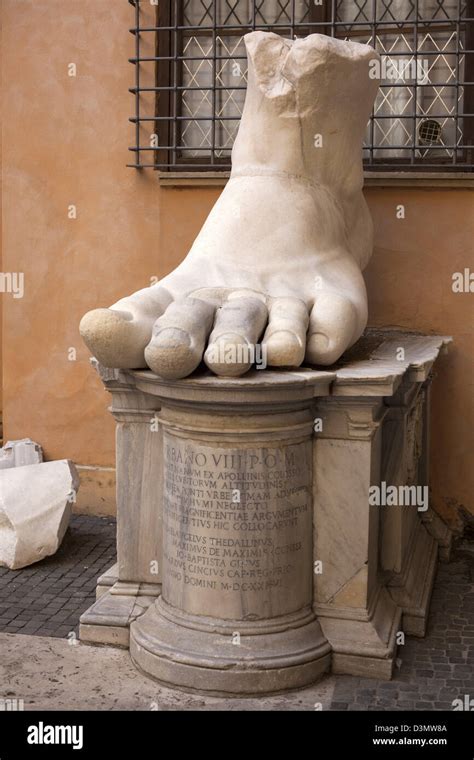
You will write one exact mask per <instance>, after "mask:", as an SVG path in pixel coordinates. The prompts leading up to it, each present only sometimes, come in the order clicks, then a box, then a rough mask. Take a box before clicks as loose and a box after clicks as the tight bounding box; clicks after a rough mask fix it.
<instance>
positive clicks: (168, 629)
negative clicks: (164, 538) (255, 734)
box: [130, 599, 330, 695]
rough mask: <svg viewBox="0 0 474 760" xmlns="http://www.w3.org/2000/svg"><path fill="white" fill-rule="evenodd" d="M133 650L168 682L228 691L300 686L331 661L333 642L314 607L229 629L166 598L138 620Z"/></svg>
mask: <svg viewBox="0 0 474 760" xmlns="http://www.w3.org/2000/svg"><path fill="white" fill-rule="evenodd" d="M176 612H177V613H178V614H177V615H175V614H174V613H176ZM221 622H223V621H221ZM229 623H230V621H229ZM189 625H191V626H193V627H189ZM195 625H200V626H201V627H200V628H195V627H194V626H195ZM204 626H206V628H204ZM237 628H238V629H239V630H237ZM130 654H131V657H132V660H133V661H134V662H135V664H136V665H138V667H140V668H141V669H142V670H143V671H145V673H147V674H148V675H151V676H153V677H154V678H156V679H158V680H159V681H162V682H164V683H166V684H170V685H173V686H177V687H180V688H183V689H189V690H195V691H205V692H208V693H215V694H226V695H245V694H265V693H274V692H280V691H287V690H288V689H295V688H300V687H303V686H307V685H309V684H311V683H314V682H315V681H316V680H317V679H318V678H319V676H321V675H322V673H324V672H325V671H327V670H328V669H329V666H330V646H329V644H328V643H327V641H326V639H325V638H324V636H323V634H322V632H321V628H320V626H319V623H318V622H317V621H316V620H315V618H314V615H313V614H312V612H311V611H310V610H306V611H302V612H300V613H299V614H298V615H293V616H291V615H288V616H285V617H282V618H281V619H280V618H274V619H273V620H271V621H265V627H263V626H262V627H261V628H259V626H258V625H245V624H244V623H243V621H235V622H233V624H232V625H229V628H228V631H227V632H226V633H224V632H223V630H222V629H219V630H216V629H215V628H214V630H213V628H212V620H210V619H206V618H203V619H202V620H197V619H196V618H194V619H193V618H191V617H189V616H186V615H183V614H181V615H180V614H179V611H177V610H173V608H171V607H169V606H168V605H167V604H166V603H165V602H163V600H162V599H160V600H158V602H157V603H156V605H154V606H152V607H151V608H150V609H149V610H148V611H147V612H146V613H145V614H144V615H143V616H142V617H141V618H139V619H138V620H137V621H136V622H135V623H132V626H131V635H130Z"/></svg>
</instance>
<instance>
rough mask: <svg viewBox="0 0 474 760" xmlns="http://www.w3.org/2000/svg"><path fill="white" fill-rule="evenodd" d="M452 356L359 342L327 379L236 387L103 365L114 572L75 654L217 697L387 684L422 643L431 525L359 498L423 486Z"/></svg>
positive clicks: (240, 382)
mask: <svg viewBox="0 0 474 760" xmlns="http://www.w3.org/2000/svg"><path fill="white" fill-rule="evenodd" d="M448 342H449V339H448V338H443V337H431V336H430V337H424V336H417V335H411V334H403V333H397V332H392V331H383V332H377V333H375V332H372V333H370V332H369V333H368V334H367V335H366V337H365V339H363V340H362V341H361V342H360V343H359V344H358V345H357V347H356V349H354V350H353V351H352V352H350V353H349V354H347V355H346V357H345V358H344V361H341V362H340V363H339V364H338V365H337V366H336V367H335V368H334V369H333V370H332V371H324V372H318V371H315V370H312V369H304V368H302V369H300V370H298V371H292V372H289V371H280V372H271V371H267V370H265V371H257V370H255V371H252V372H250V373H248V374H247V375H246V376H244V377H242V378H236V379H230V378H225V379H224V378H216V377H214V376H211V375H210V373H208V372H204V373H199V372H198V373H196V374H195V375H194V376H193V377H191V378H186V379H185V380H180V381H175V382H166V381H164V380H162V379H160V378H158V377H157V376H156V375H154V374H153V373H151V372H146V371H126V372H125V371H119V370H105V369H103V368H101V367H99V368H98V369H99V371H100V374H101V377H102V379H103V381H104V384H105V386H106V388H107V389H108V390H109V391H110V392H111V393H112V398H113V403H112V407H111V411H112V413H113V414H114V416H115V418H116V420H117V423H118V424H117V525H118V538H117V551H118V561H117V566H116V568H113V569H111V571H110V572H109V573H108V574H105V576H102V577H101V579H100V581H99V583H98V599H97V601H96V602H95V604H94V605H93V606H92V607H91V608H90V609H89V610H88V611H87V612H86V613H84V615H83V616H82V618H81V627H80V635H81V639H82V640H83V641H87V642H88V643H109V644H117V645H119V646H125V647H129V648H130V652H131V656H132V659H133V660H134V662H135V663H136V664H137V666H138V667H139V668H141V669H142V670H143V671H144V672H146V673H148V674H149V675H151V676H153V677H155V678H157V679H159V680H160V681H163V682H166V683H168V684H172V685H175V686H178V687H182V688H185V689H196V690H203V691H209V692H215V693H225V694H255V693H265V692H275V691H284V690H287V689H291V688H297V687H301V686H304V685H307V684H309V683H311V682H313V681H315V680H316V679H317V678H318V677H319V676H320V675H321V674H322V673H324V672H325V671H327V670H328V669H330V668H332V670H333V671H334V672H337V673H351V674H355V675H368V676H374V677H377V678H390V677H391V673H392V669H393V664H394V659H395V655H396V649H397V642H398V641H399V637H398V636H397V634H399V633H400V632H401V631H405V632H406V633H413V634H416V635H423V633H424V629H425V625H426V618H427V613H428V606H429V598H430V594H431V588H432V582H433V578H434V572H435V566H436V558H437V542H436V540H435V537H434V536H433V535H432V534H433V533H435V532H436V531H434V530H433V526H434V525H436V524H437V519H433V516H432V515H431V516H430V510H429V509H428V510H427V511H420V510H419V509H418V508H417V507H416V506H406V507H395V506H392V507H390V506H384V505H373V504H371V503H370V500H369V489H370V488H371V486H374V485H376V486H380V484H382V483H384V482H385V483H386V484H389V485H390V484H392V485H410V484H413V485H415V484H417V485H425V484H426V479H427V465H426V462H427V438H428V435H427V429H428V411H429V380H430V372H431V368H432V366H433V363H434V361H435V360H436V358H437V356H438V353H439V351H440V350H441V349H442V348H443V347H444V346H445V345H446V344H447V343H448ZM400 349H403V350H402V351H400ZM438 532H439V531H438Z"/></svg>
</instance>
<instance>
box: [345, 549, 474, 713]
mask: <svg viewBox="0 0 474 760" xmlns="http://www.w3.org/2000/svg"><path fill="white" fill-rule="evenodd" d="M398 665H399V667H398V668H397V669H396V671H395V674H394V678H393V680H392V681H388V682H387V681H374V680H371V679H369V678H355V677H353V676H339V677H338V678H337V679H336V687H335V690H334V694H333V699H332V704H331V709H332V710H452V709H453V704H452V703H453V700H454V699H459V698H460V699H464V696H465V695H470V698H471V699H472V698H474V544H473V543H471V544H468V543H467V542H464V543H463V544H461V546H460V547H459V548H458V549H456V550H455V551H454V552H453V556H452V559H451V562H450V563H449V564H446V563H440V564H439V565H438V573H437V576H436V580H435V585H434V590H433V596H432V600H431V608H430V616H429V621H428V631H427V635H426V636H425V638H424V639H418V638H415V637H413V636H411V637H407V638H406V643H405V644H404V646H400V647H399V648H398Z"/></svg>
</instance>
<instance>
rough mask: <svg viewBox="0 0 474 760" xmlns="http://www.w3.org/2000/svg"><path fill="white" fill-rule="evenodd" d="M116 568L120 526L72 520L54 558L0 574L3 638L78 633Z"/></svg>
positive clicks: (105, 520)
mask: <svg viewBox="0 0 474 760" xmlns="http://www.w3.org/2000/svg"><path fill="white" fill-rule="evenodd" d="M114 562H115V520H113V519H112V518H101V517H89V516H85V515H73V516H72V519H71V523H70V527H69V530H68V532H67V533H66V536H65V537H64V540H63V543H62V545H61V547H60V548H59V550H58V551H57V552H56V554H55V555H53V556H52V557H47V558H46V559H44V560H43V561H42V562H38V563H37V564H36V565H34V566H30V567H27V568H24V569H23V570H15V571H12V570H8V568H0V632H16V631H18V632H21V633H22V634H23V633H24V634H30V635H35V634H36V635H38V636H58V637H63V636H64V635H67V633H68V632H70V631H71V630H74V628H76V629H77V627H78V622H79V617H80V616H81V614H82V613H83V612H84V611H85V610H86V609H87V608H88V607H90V606H91V604H92V603H93V602H94V601H95V586H96V581H97V578H98V577H99V575H101V574H102V573H103V572H104V571H105V570H108V569H109V567H110V566H111V565H112V564H113V563H114ZM66 605H67V606H66ZM66 629H67V630H66Z"/></svg>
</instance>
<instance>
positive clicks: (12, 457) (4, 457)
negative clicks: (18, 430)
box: [0, 438, 43, 470]
mask: <svg viewBox="0 0 474 760" xmlns="http://www.w3.org/2000/svg"><path fill="white" fill-rule="evenodd" d="M42 461H43V450H42V448H41V446H40V445H39V443H35V441H32V440H31V438H21V439H20V440H18V441H7V442H6V444H5V446H4V447H3V448H1V449H0V470H6V469H7V468H9V467H23V466H24V465H27V464H39V463H40V462H42Z"/></svg>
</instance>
